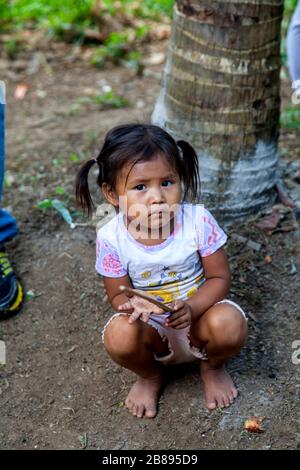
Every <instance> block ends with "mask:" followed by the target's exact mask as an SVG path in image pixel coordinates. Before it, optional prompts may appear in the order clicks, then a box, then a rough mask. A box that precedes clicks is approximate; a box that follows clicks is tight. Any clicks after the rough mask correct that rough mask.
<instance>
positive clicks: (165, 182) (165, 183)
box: [161, 180, 173, 186]
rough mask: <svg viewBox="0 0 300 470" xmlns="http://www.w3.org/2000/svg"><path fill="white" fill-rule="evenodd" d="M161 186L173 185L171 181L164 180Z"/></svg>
mask: <svg viewBox="0 0 300 470" xmlns="http://www.w3.org/2000/svg"><path fill="white" fill-rule="evenodd" d="M168 183H170V184H168ZM161 184H162V185H163V186H170V185H171V184H173V181H171V180H165V181H163V182H162V183H161Z"/></svg>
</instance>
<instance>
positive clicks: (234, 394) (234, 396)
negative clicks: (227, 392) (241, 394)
mask: <svg viewBox="0 0 300 470" xmlns="http://www.w3.org/2000/svg"><path fill="white" fill-rule="evenodd" d="M231 393H232V395H233V398H234V399H235V398H236V397H237V396H238V391H237V389H236V388H235V387H233V388H232V389H231Z"/></svg>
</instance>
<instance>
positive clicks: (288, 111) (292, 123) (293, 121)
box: [280, 106, 300, 129]
mask: <svg viewBox="0 0 300 470" xmlns="http://www.w3.org/2000/svg"><path fill="white" fill-rule="evenodd" d="M280 126H281V127H282V128H286V129H300V108H299V107H298V108H296V107H295V106H294V107H292V106H290V107H288V108H285V109H283V110H282V112H281V115H280Z"/></svg>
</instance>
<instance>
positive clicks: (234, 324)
mask: <svg viewBox="0 0 300 470" xmlns="http://www.w3.org/2000/svg"><path fill="white" fill-rule="evenodd" d="M214 308H215V310H214V311H213V312H212V313H211V315H210V316H209V318H208V329H209V331H210V333H211V335H212V336H213V337H214V339H215V340H216V341H218V342H221V343H222V344H224V346H225V345H227V346H228V347H241V346H243V345H244V344H245V342H246V338H247V321H246V319H245V317H244V316H243V315H242V313H241V312H240V311H239V310H238V309H237V308H236V307H235V306H234V305H229V304H218V305H216V306H215V307H214Z"/></svg>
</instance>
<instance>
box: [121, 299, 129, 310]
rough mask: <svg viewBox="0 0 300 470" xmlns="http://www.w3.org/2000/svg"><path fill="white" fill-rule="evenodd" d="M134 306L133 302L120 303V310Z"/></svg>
mask: <svg viewBox="0 0 300 470" xmlns="http://www.w3.org/2000/svg"><path fill="white" fill-rule="evenodd" d="M129 308H132V305H131V302H130V301H129V302H125V304H122V305H119V307H118V310H127V309H129Z"/></svg>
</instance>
